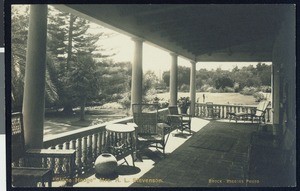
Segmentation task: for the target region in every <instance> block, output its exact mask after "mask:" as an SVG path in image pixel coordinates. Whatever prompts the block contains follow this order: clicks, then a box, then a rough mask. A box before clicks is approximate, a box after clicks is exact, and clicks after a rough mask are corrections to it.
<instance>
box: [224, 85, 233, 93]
mask: <svg viewBox="0 0 300 191" xmlns="http://www.w3.org/2000/svg"><path fill="white" fill-rule="evenodd" d="M223 91H224V92H226V93H233V92H235V90H234V88H232V87H228V86H226V87H225V88H224V89H223Z"/></svg>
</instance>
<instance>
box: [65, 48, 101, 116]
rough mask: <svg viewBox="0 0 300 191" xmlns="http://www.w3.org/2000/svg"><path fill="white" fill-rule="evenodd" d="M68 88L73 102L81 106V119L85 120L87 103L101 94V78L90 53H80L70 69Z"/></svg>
mask: <svg viewBox="0 0 300 191" xmlns="http://www.w3.org/2000/svg"><path fill="white" fill-rule="evenodd" d="M67 74H68V79H69V83H68V89H70V90H71V91H72V98H73V99H72V100H73V104H74V103H75V104H76V103H77V104H76V105H80V106H81V118H80V119H81V120H84V110H85V104H86V102H87V100H88V99H93V98H95V97H96V96H97V95H98V94H99V85H100V78H98V76H99V74H100V73H99V70H98V68H97V66H96V62H95V61H94V60H93V58H92V57H91V55H90V54H86V53H85V54H80V55H79V56H78V57H77V61H76V62H74V63H72V65H71V67H70V70H69V71H68V73H67Z"/></svg>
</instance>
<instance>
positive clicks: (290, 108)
mask: <svg viewBox="0 0 300 191" xmlns="http://www.w3.org/2000/svg"><path fill="white" fill-rule="evenodd" d="M295 30H296V25H295V7H294V5H290V6H288V7H286V10H285V11H284V12H283V20H282V25H281V29H280V30H279V33H278V36H277V39H276V41H275V44H274V48H273V85H274V86H273V88H274V89H273V100H274V102H273V109H274V121H273V122H274V134H277V135H279V137H280V138H281V139H280V141H281V143H282V146H283V149H286V150H287V151H289V152H288V156H289V160H290V161H289V162H288V164H289V166H287V168H289V169H290V175H291V177H290V179H289V180H290V181H291V183H293V182H295V180H296V179H295V177H296V155H295V153H296V147H295V145H296V143H295V140H296V46H295V43H296V38H295V36H296V32H295Z"/></svg>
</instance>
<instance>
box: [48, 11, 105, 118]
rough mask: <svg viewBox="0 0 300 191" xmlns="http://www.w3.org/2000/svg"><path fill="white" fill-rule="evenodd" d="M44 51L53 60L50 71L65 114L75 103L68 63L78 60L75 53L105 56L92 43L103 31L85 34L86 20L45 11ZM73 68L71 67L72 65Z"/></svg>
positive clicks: (95, 56)
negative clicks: (46, 46) (47, 17)
mask: <svg viewBox="0 0 300 191" xmlns="http://www.w3.org/2000/svg"><path fill="white" fill-rule="evenodd" d="M48 26H49V27H48V44H49V46H48V51H49V52H50V54H51V57H52V58H53V60H55V64H54V70H53V71H57V78H58V80H57V81H56V86H57V87H58V94H59V97H60V104H62V105H63V107H64V112H65V113H73V112H72V110H73V107H74V106H76V102H75V101H74V99H73V95H74V90H73V89H70V88H71V87H73V86H72V85H71V84H70V83H71V80H69V77H70V76H69V75H68V73H69V72H70V71H69V70H70V68H71V67H72V66H71V65H72V64H75V66H78V65H77V64H76V62H78V61H79V60H81V58H78V56H81V55H85V56H87V55H89V56H88V57H93V58H97V57H102V58H103V57H105V56H106V55H103V54H99V53H97V52H96V51H98V50H99V46H97V45H96V42H97V41H98V40H99V38H100V36H102V35H103V33H97V34H91V33H89V31H88V30H89V28H90V23H89V22H88V21H87V20H85V19H82V18H79V17H77V16H74V15H72V14H69V13H63V12H60V11H58V10H56V9H54V8H52V7H51V8H50V11H49V25H48ZM73 70H74V68H73Z"/></svg>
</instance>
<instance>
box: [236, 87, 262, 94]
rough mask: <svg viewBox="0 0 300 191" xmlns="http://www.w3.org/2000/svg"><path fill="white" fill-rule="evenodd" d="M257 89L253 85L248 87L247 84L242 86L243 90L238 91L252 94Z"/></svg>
mask: <svg viewBox="0 0 300 191" xmlns="http://www.w3.org/2000/svg"><path fill="white" fill-rule="evenodd" d="M257 91H258V89H257V88H255V87H252V86H251V87H248V86H245V87H244V88H243V90H242V91H241V92H240V93H241V94H243V95H253V94H254V93H255V92H257Z"/></svg>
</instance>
